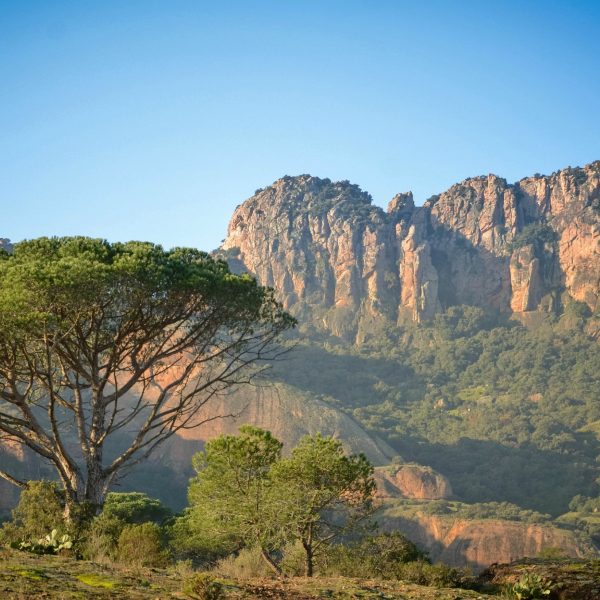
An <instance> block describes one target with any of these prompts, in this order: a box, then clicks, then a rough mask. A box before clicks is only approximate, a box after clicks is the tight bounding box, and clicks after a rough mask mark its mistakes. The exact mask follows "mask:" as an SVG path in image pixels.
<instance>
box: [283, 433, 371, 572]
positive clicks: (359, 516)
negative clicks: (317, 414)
mask: <svg viewBox="0 0 600 600" xmlns="http://www.w3.org/2000/svg"><path fill="white" fill-rule="evenodd" d="M372 475H373V467H372V465H371V464H370V463H369V461H368V460H367V458H366V457H365V456H364V455H363V454H358V455H352V456H346V455H345V454H344V450H343V447H342V444H341V442H340V441H339V440H336V439H333V438H331V437H323V436H321V435H320V434H317V435H315V436H306V437H304V438H302V439H301V440H300V442H299V444H298V446H296V448H294V450H293V451H292V454H291V456H290V457H289V458H283V459H281V460H279V461H278V462H277V463H275V464H274V465H273V468H272V478H273V481H274V487H275V488H276V489H277V490H278V491H279V493H280V499H279V504H280V507H281V509H280V517H282V518H283V519H284V522H285V523H286V530H287V531H288V535H289V537H288V540H289V541H296V540H297V541H299V542H301V543H302V546H303V547H304V549H305V550H306V575H307V576H311V575H312V571H313V561H314V559H315V557H316V556H318V554H319V553H320V552H322V551H323V549H324V548H326V547H327V546H328V545H329V544H331V543H332V541H333V540H335V539H336V538H337V537H339V536H340V535H342V534H344V533H347V532H349V531H352V530H355V529H356V528H357V526H358V525H359V524H360V523H361V521H364V520H365V519H366V518H367V517H369V516H370V515H371V514H372V509H373V507H372V499H373V493H374V491H375V482H374V480H373V478H372Z"/></svg>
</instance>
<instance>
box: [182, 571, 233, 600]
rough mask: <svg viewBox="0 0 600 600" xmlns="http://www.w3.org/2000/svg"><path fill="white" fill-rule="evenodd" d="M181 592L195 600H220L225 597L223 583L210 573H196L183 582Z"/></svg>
mask: <svg viewBox="0 0 600 600" xmlns="http://www.w3.org/2000/svg"><path fill="white" fill-rule="evenodd" d="M183 592H184V594H186V595H187V596H189V597H191V598H196V599H197V600H220V599H221V598H224V597H225V590H224V589H223V584H222V583H220V582H219V581H217V579H216V578H215V577H214V576H213V575H211V574H210V573H196V574H195V575H194V576H193V577H191V578H190V579H188V580H187V581H186V582H185V585H184V588H183Z"/></svg>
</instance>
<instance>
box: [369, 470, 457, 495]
mask: <svg viewBox="0 0 600 600" xmlns="http://www.w3.org/2000/svg"><path fill="white" fill-rule="evenodd" d="M374 477H375V482H376V483H377V495H378V497H379V498H382V499H387V498H412V499H415V500H443V499H448V498H451V497H452V487H451V486H450V482H449V481H448V479H446V477H444V476H443V475H441V474H440V473H437V472H436V471H434V470H433V469H432V468H431V467H425V466H422V465H400V466H391V467H389V466H388V467H381V468H379V469H376V470H375V475H374Z"/></svg>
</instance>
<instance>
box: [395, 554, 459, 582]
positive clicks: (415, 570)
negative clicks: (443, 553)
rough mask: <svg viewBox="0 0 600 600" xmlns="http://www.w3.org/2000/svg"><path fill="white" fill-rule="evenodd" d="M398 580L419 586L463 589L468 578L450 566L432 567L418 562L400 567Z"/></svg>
mask: <svg viewBox="0 0 600 600" xmlns="http://www.w3.org/2000/svg"><path fill="white" fill-rule="evenodd" d="M398 579H402V580H404V581H408V582H410V583H417V584H419V585H428V586H435V587H461V586H464V584H465V579H466V576H465V574H464V573H462V572H461V571H459V570H458V569H453V568H452V567H449V566H448V565H444V564H441V563H440V564H437V565H432V564H430V563H428V562H426V561H424V560H417V561H413V562H409V563H405V564H403V565H400V568H399V577H398Z"/></svg>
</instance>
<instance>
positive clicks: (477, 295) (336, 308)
mask: <svg viewBox="0 0 600 600" xmlns="http://www.w3.org/2000/svg"><path fill="white" fill-rule="evenodd" d="M219 252H220V254H221V255H222V256H224V257H226V258H227V259H228V260H229V261H230V264H231V265H232V267H233V268H235V269H238V270H248V271H249V272H251V273H252V274H254V275H255V276H256V277H257V278H258V280H259V281H260V282H261V283H263V284H266V285H270V286H273V287H274V288H275V289H276V290H277V291H278V293H279V294H280V297H281V299H282V301H283V303H284V305H285V307H286V308H287V309H289V310H290V311H292V312H293V313H294V314H295V315H297V316H298V317H299V318H300V319H301V321H305V322H310V323H312V324H313V325H317V326H321V327H323V328H325V329H326V330H328V331H329V332H331V333H333V334H335V335H340V336H343V337H346V338H349V339H358V340H360V339H361V337H363V336H364V332H366V331H368V330H369V329H372V327H371V326H372V324H373V322H374V321H379V322H382V321H387V322H402V321H403V320H405V319H411V320H415V321H422V320H426V319H430V318H431V317H432V316H433V315H434V314H435V313H436V312H437V311H439V310H441V309H443V308H445V307H448V306H451V305H455V304H471V305H476V306H481V307H484V308H492V309H497V310H499V311H501V312H504V313H510V312H513V313H519V314H522V313H527V312H530V311H552V312H556V313H560V312H561V311H562V310H563V309H564V306H565V305H566V304H568V303H570V302H573V301H577V302H580V303H582V305H584V306H585V307H586V310H589V311H594V310H596V308H597V307H598V306H599V301H598V298H599V290H600V161H597V162H594V163H592V164H590V165H587V166H586V167H584V168H575V169H572V168H568V169H565V170H563V171H559V172H557V173H553V174H552V175H549V176H540V175H535V176H533V177H529V178H526V179H523V180H521V181H519V182H517V183H515V184H508V183H507V182H506V181H505V180H504V179H501V178H499V177H496V176H495V175H489V176H487V177H476V178H472V179H467V180H465V181H463V182H462V183H459V184H457V185H454V186H452V187H451V188H450V189H449V190H448V191H446V192H444V193H442V194H440V195H439V196H434V197H432V198H430V199H429V200H427V202H425V204H424V205H423V206H422V207H417V206H415V204H414V201H413V197H412V194H411V193H410V192H409V193H404V194H398V195H397V196H396V197H394V198H393V199H392V201H391V202H390V203H389V205H388V208H387V211H384V210H382V209H381V208H378V207H376V206H373V205H372V204H371V198H370V196H369V195H368V194H367V193H365V192H363V191H361V190H360V188H358V186H356V185H352V184H350V183H349V182H332V181H330V180H329V179H319V178H316V177H311V176H309V175H301V176H299V177H284V178H282V179H279V180H278V181H276V182H275V183H273V185H271V186H269V187H268V188H265V189H263V190H258V191H257V192H256V193H255V195H254V196H253V197H252V198H250V199H249V200H247V201H246V202H244V203H243V204H242V205H240V206H238V208H237V209H236V211H235V212H234V215H233V217H232V219H231V222H230V224H229V228H228V232H227V237H226V239H225V241H224V243H223V245H222V247H221V249H220V251H219Z"/></svg>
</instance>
